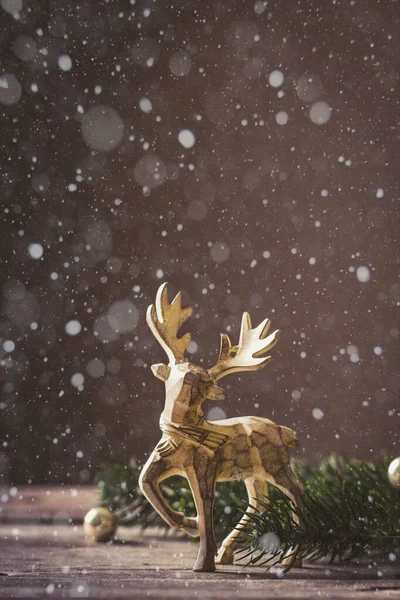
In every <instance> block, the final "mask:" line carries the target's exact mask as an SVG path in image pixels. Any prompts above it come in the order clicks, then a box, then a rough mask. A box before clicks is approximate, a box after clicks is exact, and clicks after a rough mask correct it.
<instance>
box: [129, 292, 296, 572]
mask: <svg viewBox="0 0 400 600" xmlns="http://www.w3.org/2000/svg"><path fill="white" fill-rule="evenodd" d="M191 314H192V309H191V308H189V307H187V308H182V307H181V294H180V293H179V294H177V296H176V297H175V298H174V300H173V301H172V302H171V303H169V300H168V292H167V284H166V283H164V284H162V285H161V287H160V288H159V290H158V292H157V296H156V301H155V305H151V306H149V308H148V311H147V323H148V325H149V327H150V329H151V331H152V333H153V334H154V336H155V337H156V339H157V340H158V342H159V343H160V344H161V346H162V347H163V349H164V350H165V352H166V354H167V356H168V359H169V363H168V365H165V364H155V365H152V367H151V369H152V371H153V373H154V375H155V376H156V377H158V378H159V379H161V380H162V381H164V382H165V390H166V398H165V407H164V410H163V412H162V414H161V418H160V428H161V430H162V438H161V440H160V442H159V443H158V444H157V446H156V447H155V449H154V451H153V452H152V454H151V456H150V458H149V459H148V461H147V463H146V464H145V466H144V467H143V469H142V472H141V476H140V481H139V485H140V488H141V490H142V491H143V493H144V495H145V496H146V498H147V499H148V501H149V502H150V503H151V504H152V506H153V507H154V508H155V510H156V511H157V512H158V513H159V514H160V515H161V517H162V518H163V519H164V520H165V521H166V522H167V523H168V524H169V525H170V526H171V527H173V528H177V529H180V530H182V531H184V532H186V533H188V534H189V535H191V536H200V546H199V552H198V556H197V560H196V563H195V565H194V567H193V570H194V571H207V572H210V571H214V570H215V564H216V563H217V564H222V565H226V564H233V560H234V552H235V550H237V549H238V547H239V546H240V542H239V538H240V528H241V526H244V525H245V524H246V522H247V521H248V517H247V516H246V515H244V516H243V518H242V519H241V521H240V523H239V524H238V526H237V528H236V529H234V530H233V531H232V532H230V533H229V535H228V536H227V537H226V538H225V539H224V541H223V542H222V545H221V547H220V549H219V551H218V553H217V546H216V542H215V537H214V526H213V502H214V492H215V485H216V482H217V481H232V480H243V481H244V483H245V485H246V489H247V493H248V497H249V500H248V501H249V507H248V512H251V511H254V510H263V506H262V505H261V504H260V502H259V501H261V502H263V503H265V502H267V501H268V500H267V498H268V484H269V483H270V484H273V485H275V486H277V487H278V488H280V489H281V490H282V491H283V492H284V493H285V494H286V495H287V496H288V497H289V498H290V499H291V500H292V501H293V503H294V504H295V505H297V506H299V507H301V505H302V500H301V492H300V490H301V484H300V483H299V481H298V480H297V479H296V477H295V475H294V473H293V471H292V470H291V468H290V463H289V458H288V450H289V448H290V447H293V446H296V445H297V438H296V436H295V435H294V433H293V431H292V430H291V429H289V428H288V427H282V426H279V425H276V424H275V423H273V422H272V421H270V420H269V419H264V418H261V417H240V418H233V419H224V420H220V421H207V420H206V419H205V418H204V414H203V411H202V403H203V402H204V401H205V400H206V399H209V400H218V401H219V400H224V398H225V393H224V391H223V389H222V388H221V387H220V386H219V385H217V381H218V380H219V379H221V378H222V377H225V376H226V375H230V374H231V373H236V372H240V371H253V370H258V369H262V368H263V367H265V365H267V364H268V362H269V361H270V359H271V357H270V356H265V354H266V353H267V352H268V351H269V350H270V349H271V348H272V347H273V346H274V345H275V344H276V342H277V341H278V338H279V333H280V332H279V331H278V330H277V331H274V332H273V333H271V334H270V335H268V331H269V328H270V321H269V320H268V319H265V320H264V321H263V322H262V323H260V325H258V327H255V328H254V329H253V328H252V325H251V320H250V315H249V314H248V313H247V312H245V313H243V317H242V324H241V329H240V337H239V343H238V344H237V345H236V346H232V344H231V341H230V339H229V337H228V335H226V334H221V347H220V353H219V358H218V361H217V363H216V364H215V365H214V366H213V367H212V368H211V369H203V368H201V367H198V366H196V365H194V364H192V363H190V362H188V361H187V360H185V357H184V353H185V350H186V347H187V345H188V343H189V341H190V334H189V333H186V334H185V335H183V336H182V337H178V331H179V329H180V328H181V326H182V325H183V323H184V322H185V321H186V320H187V319H188V318H189V317H190V315H191ZM172 475H181V476H183V477H186V478H187V480H188V481H189V484H190V488H191V490H192V493H193V497H194V500H195V504H196V509H197V516H196V517H187V516H185V515H184V514H183V513H180V512H177V511H175V510H173V509H172V507H171V506H170V505H169V504H168V502H167V501H166V500H165V498H164V496H163V495H162V493H161V491H160V487H159V484H160V482H161V481H163V480H164V479H166V478H168V477H171V476H172ZM293 518H294V519H296V518H297V517H296V515H294V516H293ZM295 557H296V549H292V551H291V552H290V554H289V555H288V556H287V557H285V558H284V559H283V561H282V564H283V565H284V566H285V568H290V567H291V566H292V565H293V563H294V560H295Z"/></svg>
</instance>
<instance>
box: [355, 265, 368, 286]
mask: <svg viewBox="0 0 400 600" xmlns="http://www.w3.org/2000/svg"><path fill="white" fill-rule="evenodd" d="M356 275H357V279H358V281H359V282H360V283H367V281H369V280H370V279H371V274H370V272H369V269H368V267H358V269H357V273H356Z"/></svg>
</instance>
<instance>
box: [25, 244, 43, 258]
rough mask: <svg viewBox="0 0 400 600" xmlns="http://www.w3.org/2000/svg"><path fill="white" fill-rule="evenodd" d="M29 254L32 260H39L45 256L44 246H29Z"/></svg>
mask: <svg viewBox="0 0 400 600" xmlns="http://www.w3.org/2000/svg"><path fill="white" fill-rule="evenodd" d="M28 252H29V254H30V256H31V257H32V258H34V259H35V260H39V258H42V256H43V246H42V244H29V246H28Z"/></svg>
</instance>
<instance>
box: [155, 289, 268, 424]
mask: <svg viewBox="0 0 400 600" xmlns="http://www.w3.org/2000/svg"><path fill="white" fill-rule="evenodd" d="M192 312H193V310H192V308H190V307H186V308H182V305H181V293H180V292H179V293H178V294H177V295H176V296H175V298H174V299H173V300H172V302H171V303H169V301H168V291H167V283H163V284H162V285H161V286H160V288H159V289H158V292H157V296H156V301H155V304H154V305H153V304H152V305H150V306H149V308H148V310H147V317H146V320H147V324H148V325H149V327H150V329H151V331H152V332H153V335H154V336H155V338H156V339H157V340H158V342H159V343H160V345H161V346H162V348H163V349H164V350H165V352H166V354H167V356H168V359H169V363H168V365H165V364H155V365H152V367H151V369H152V371H153V374H154V375H155V376H156V377H158V379H161V380H162V381H164V382H165V386H166V406H165V410H164V413H163V414H164V416H165V417H166V418H167V419H169V420H171V421H174V422H183V421H185V422H194V421H195V420H198V419H199V418H201V417H202V414H203V413H202V412H201V410H200V405H201V403H202V402H203V401H204V400H205V399H206V398H209V399H211V400H223V399H224V398H225V393H224V391H223V389H222V388H221V387H220V386H219V385H217V384H216V382H217V381H218V379H221V378H222V377H225V376H226V375H229V374H231V373H236V372H239V371H254V370H258V369H262V368H263V367H264V366H265V365H267V364H268V362H269V361H270V360H271V357H270V356H265V354H266V353H267V352H268V351H269V350H270V349H271V348H272V347H273V346H274V345H275V344H276V342H277V341H278V338H279V334H280V331H279V330H277V331H274V332H273V333H272V334H270V335H269V336H268V337H267V333H268V331H269V328H270V325H271V323H270V321H269V320H268V319H265V320H264V321H263V322H262V323H260V325H258V327H255V328H254V329H252V327H251V320H250V315H249V313H247V312H245V313H243V317H242V324H241V329H240V337H239V343H238V345H237V346H232V344H231V341H230V339H229V337H228V335H227V334H225V333H223V334H221V347H220V353H219V358H218V361H217V363H216V364H215V365H214V366H213V367H212V368H211V369H202V368H201V367H197V366H196V365H194V364H192V363H190V362H188V361H185V356H184V354H185V350H186V348H187V346H188V344H189V342H190V337H191V336H190V333H185V334H184V335H183V336H182V337H178V331H179V329H180V328H181V327H182V325H183V324H184V323H185V321H187V319H188V318H189V317H190V315H191V314H192Z"/></svg>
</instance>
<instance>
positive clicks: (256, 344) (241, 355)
mask: <svg viewBox="0 0 400 600" xmlns="http://www.w3.org/2000/svg"><path fill="white" fill-rule="evenodd" d="M270 326H271V321H270V320H269V319H265V320H264V321H263V322H262V323H260V325H258V327H255V328H254V329H252V328H251V320H250V315H249V313H248V312H244V313H243V317H242V325H241V328H240V338H239V344H238V345H237V346H232V344H231V341H230V339H229V336H228V335H227V334H226V333H222V334H221V348H220V352H219V357H218V361H217V363H216V364H215V365H214V366H213V367H212V368H211V369H209V370H208V372H209V374H210V375H211V377H212V379H214V381H216V380H217V379H220V378H221V377H225V376H226V375H229V374H230V373H236V372H238V371H253V370H258V369H262V368H263V367H265V365H266V364H268V363H269V361H270V360H271V356H266V357H264V358H260V357H262V356H263V354H265V353H266V352H268V351H269V350H270V349H271V348H273V347H274V346H275V344H276V342H277V341H278V339H279V335H280V333H281V332H280V331H279V329H277V330H276V331H274V332H273V333H271V335H269V336H268V337H266V335H267V333H268V331H269V328H270Z"/></svg>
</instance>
